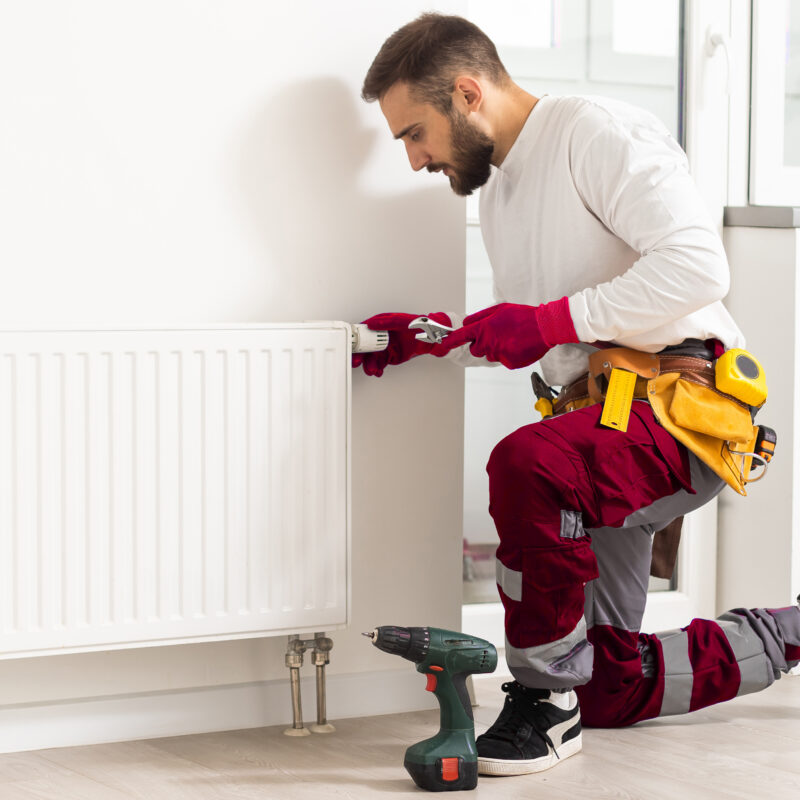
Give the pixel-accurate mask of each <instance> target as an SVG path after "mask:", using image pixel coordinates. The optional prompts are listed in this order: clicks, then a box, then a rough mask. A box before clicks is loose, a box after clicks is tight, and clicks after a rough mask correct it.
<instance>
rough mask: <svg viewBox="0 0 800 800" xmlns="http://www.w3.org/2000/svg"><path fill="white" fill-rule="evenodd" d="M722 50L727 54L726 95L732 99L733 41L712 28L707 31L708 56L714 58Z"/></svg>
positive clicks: (706, 48)
mask: <svg viewBox="0 0 800 800" xmlns="http://www.w3.org/2000/svg"><path fill="white" fill-rule="evenodd" d="M720 48H722V52H723V53H724V54H725V65H726V68H727V69H726V79H725V94H726V95H727V96H728V97H730V95H731V67H732V64H731V40H730V39H729V38H728V37H727V36H726V35H725V34H724V33H722V31H718V30H713V29H712V28H710V27H709V28H708V29H706V47H705V50H706V56H708V58H714V56H715V55H716V54H717V51H718V50H719V49H720Z"/></svg>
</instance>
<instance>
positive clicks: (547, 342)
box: [432, 297, 579, 369]
mask: <svg viewBox="0 0 800 800" xmlns="http://www.w3.org/2000/svg"><path fill="white" fill-rule="evenodd" d="M577 341H579V339H578V334H577V333H576V332H575V325H574V324H573V322H572V317H571V316H570V313H569V302H568V300H567V298H566V297H562V298H561V299H560V300H555V301H553V302H552V303H545V304H544V305H541V306H523V305H518V304H516V303H500V305H497V306H492V307H491V308H485V309H484V310H483V311H478V312H477V313H475V314H470V315H469V316H468V317H467V318H466V319H465V320H464V326H463V327H462V328H459V329H458V330H455V331H453V333H451V334H449V335H448V336H447V337H446V338H445V339H444V341H443V342H442V343H441V344H437V345H435V346H434V348H433V350H432V352H433V355H435V356H444V355H447V354H448V353H449V352H450V351H451V350H453V349H455V348H456V347H460V346H461V345H463V344H466V343H467V342H471V344H470V347H469V350H470V353H472V355H474V356H477V357H479V358H480V357H486V358H487V359H489V361H499V362H500V363H501V364H502V365H503V366H504V367H508V368H509V369H518V368H519V367H527V366H528V365H529V364H533V363H534V362H536V361H538V360H539V359H540V358H541V357H542V356H543V355H544V354H545V353H547V351H548V350H549V349H550V348H551V347H555V346H556V345H557V344H568V343H570V342H577Z"/></svg>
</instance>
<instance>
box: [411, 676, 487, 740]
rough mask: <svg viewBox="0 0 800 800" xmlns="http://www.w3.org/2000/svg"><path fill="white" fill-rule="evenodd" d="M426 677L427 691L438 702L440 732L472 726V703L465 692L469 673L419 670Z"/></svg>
mask: <svg viewBox="0 0 800 800" xmlns="http://www.w3.org/2000/svg"><path fill="white" fill-rule="evenodd" d="M420 671H421V672H425V674H426V675H427V676H428V685H427V687H426V688H427V690H428V691H429V692H433V694H434V695H435V696H436V699H437V700H438V701H439V712H440V713H439V717H440V723H441V729H442V730H450V731H454V730H464V729H465V728H472V727H473V726H474V717H473V715H472V701H471V700H470V697H469V692H468V691H467V676H468V675H469V674H470V673H469V672H457V673H456V674H455V675H450V674H449V673H448V672H446V671H444V670H439V671H434V669H433V668H423V669H422V670H420Z"/></svg>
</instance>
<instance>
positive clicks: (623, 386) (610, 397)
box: [600, 368, 636, 432]
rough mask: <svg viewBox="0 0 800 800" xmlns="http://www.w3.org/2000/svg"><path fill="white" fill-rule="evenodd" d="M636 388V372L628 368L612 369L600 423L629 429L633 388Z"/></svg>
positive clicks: (616, 428) (622, 429)
mask: <svg viewBox="0 0 800 800" xmlns="http://www.w3.org/2000/svg"><path fill="white" fill-rule="evenodd" d="M635 388H636V373H635V372H629V371H628V370H626V369H616V368H615V369H612V370H611V377H610V378H609V379H608V391H607V392H606V399H605V402H604V403H603V414H602V416H601V417H600V424H601V425H605V426H606V427H607V428H614V430H618V431H623V432H625V431H627V430H628V418H629V417H630V415H631V404H632V403H633V390H634V389H635Z"/></svg>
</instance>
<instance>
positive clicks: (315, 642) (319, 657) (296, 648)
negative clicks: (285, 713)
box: [284, 633, 336, 736]
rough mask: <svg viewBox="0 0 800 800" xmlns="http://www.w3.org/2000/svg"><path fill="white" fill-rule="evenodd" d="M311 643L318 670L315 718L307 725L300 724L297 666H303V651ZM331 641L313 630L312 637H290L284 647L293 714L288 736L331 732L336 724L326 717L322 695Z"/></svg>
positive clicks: (301, 709)
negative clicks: (313, 721)
mask: <svg viewBox="0 0 800 800" xmlns="http://www.w3.org/2000/svg"><path fill="white" fill-rule="evenodd" d="M310 647H313V650H312V655H313V660H314V666H315V667H316V672H317V721H316V723H315V724H314V725H311V726H310V730H309V728H306V727H304V726H303V707H302V700H301V697H300V667H302V666H303V654H304V653H305V651H306V650H307V649H309V648H310ZM332 649H333V641H332V640H331V639H329V638H328V637H327V636H325V634H324V633H315V634H314V638H313V639H301V638H300V636H299V635H298V634H295V635H294V636H290V637H289V644H288V646H287V649H286V666H287V667H288V668H289V679H290V682H291V689H292V716H293V722H292V727H291V728H286V730H284V733H285V734H286V735H287V736H308V735H309V733H310V731H313V732H314V733H332V732H333V731H335V730H336V728H334V727H333V725H331V724H330V723H329V722H328V720H327V719H326V713H327V712H326V696H325V667H326V666H327V664H329V663H330V660H331V659H330V651H331V650H332Z"/></svg>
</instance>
